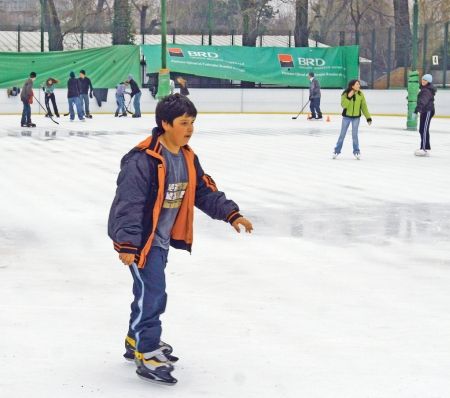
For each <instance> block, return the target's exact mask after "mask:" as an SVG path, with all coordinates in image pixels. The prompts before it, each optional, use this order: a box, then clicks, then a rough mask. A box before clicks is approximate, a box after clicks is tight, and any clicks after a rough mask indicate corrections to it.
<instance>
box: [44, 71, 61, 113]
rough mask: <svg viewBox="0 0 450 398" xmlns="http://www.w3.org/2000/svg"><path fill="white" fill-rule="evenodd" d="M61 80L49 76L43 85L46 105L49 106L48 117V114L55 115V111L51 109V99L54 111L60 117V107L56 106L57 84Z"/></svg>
mask: <svg viewBox="0 0 450 398" xmlns="http://www.w3.org/2000/svg"><path fill="white" fill-rule="evenodd" d="M58 83H59V80H57V79H55V78H53V77H49V78H48V79H47V80H46V82H45V85H44V87H43V90H44V92H45V107H46V108H47V114H46V115H45V116H46V117H48V116H50V117H51V116H53V113H52V111H51V109H50V101H52V104H53V112H55V115H56V117H59V112H58V107H57V106H56V99H55V92H54V91H55V84H58Z"/></svg>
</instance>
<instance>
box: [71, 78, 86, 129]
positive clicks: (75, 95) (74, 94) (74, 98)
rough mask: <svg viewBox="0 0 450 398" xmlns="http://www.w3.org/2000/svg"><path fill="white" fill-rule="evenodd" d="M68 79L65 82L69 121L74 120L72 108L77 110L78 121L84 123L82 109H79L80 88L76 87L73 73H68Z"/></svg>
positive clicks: (76, 81)
mask: <svg viewBox="0 0 450 398" xmlns="http://www.w3.org/2000/svg"><path fill="white" fill-rule="evenodd" d="M69 76H70V78H69V80H68V81H67V99H68V101H69V114H70V121H71V122H73V121H74V119H75V111H74V106H75V107H76V108H77V115H78V119H80V120H81V121H83V122H84V121H85V119H84V116H83V109H82V108H81V102H80V88H79V86H78V80H77V79H75V73H74V72H70V74H69Z"/></svg>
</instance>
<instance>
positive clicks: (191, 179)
mask: <svg viewBox="0 0 450 398" xmlns="http://www.w3.org/2000/svg"><path fill="white" fill-rule="evenodd" d="M196 116H197V110H196V108H195V106H194V104H193V103H192V102H191V101H190V100H189V99H188V98H186V97H184V96H181V95H179V94H174V95H169V96H167V97H165V98H163V99H162V100H161V101H160V102H159V103H158V105H157V107H156V111H155V118H156V124H157V127H155V128H154V129H153V132H152V136H150V137H148V138H147V139H146V140H144V141H143V142H141V143H140V144H139V145H138V146H136V147H135V148H133V149H132V150H131V151H130V152H129V153H128V154H127V155H125V156H124V158H123V159H122V162H121V171H120V174H119V177H118V179H117V190H116V196H115V198H114V201H113V204H112V207H111V211H110V215H109V222H108V234H109V236H110V237H111V239H112V240H113V241H114V248H115V250H116V251H118V252H119V258H120V260H121V261H122V262H123V263H124V264H126V265H129V266H130V271H131V274H132V277H133V295H134V301H133V303H132V304H131V317H130V323H129V329H128V335H127V338H126V342H125V348H126V353H125V357H126V358H129V359H131V358H132V357H133V355H134V360H135V363H136V365H137V370H136V373H137V374H138V375H139V376H140V377H141V378H144V379H146V380H150V381H154V382H159V383H164V384H175V383H176V382H177V380H176V379H175V378H174V377H173V376H172V375H171V371H172V370H173V364H172V362H173V361H174V360H175V359H176V358H174V357H171V352H172V348H171V347H170V346H169V345H167V344H166V343H163V342H162V341H161V331H162V329H161V322H160V320H159V317H160V315H161V314H163V313H164V311H165V307H166V298H167V295H166V292H165V274H164V268H165V266H166V262H167V254H168V251H169V246H172V247H175V248H177V249H184V250H187V251H189V252H190V251H191V246H192V241H193V212H194V205H195V206H196V207H198V208H199V209H200V210H202V211H203V212H205V213H206V214H208V215H209V216H210V217H211V218H214V219H217V220H223V221H226V222H228V223H230V224H231V225H232V226H233V227H234V228H235V229H236V231H237V232H240V226H241V225H242V226H243V227H244V228H245V230H246V232H251V231H252V230H253V227H252V224H251V222H250V221H249V220H247V219H246V218H244V217H242V216H241V214H240V213H239V207H238V205H237V204H236V203H235V202H233V201H231V200H229V199H227V198H226V196H225V194H224V193H223V192H220V191H218V189H217V187H216V184H215V182H214V180H213V179H212V178H211V177H210V176H209V175H207V174H205V173H204V171H203V169H202V167H201V165H200V162H199V160H198V158H197V156H196V155H195V154H194V152H193V151H192V149H191V148H190V147H189V146H188V145H187V144H188V142H189V140H190V138H191V136H192V134H193V130H194V127H193V123H194V120H195V118H196Z"/></svg>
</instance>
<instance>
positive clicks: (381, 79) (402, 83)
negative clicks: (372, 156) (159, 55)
mask: <svg viewBox="0 0 450 398" xmlns="http://www.w3.org/2000/svg"><path fill="white" fill-rule="evenodd" d="M5 28H6V27H4V29H5ZM33 29H34V30H33ZM322 35H323V34H322ZM448 35H449V23H448V22H447V23H445V24H430V25H424V26H420V28H419V53H418V54H419V59H418V68H419V70H420V72H421V73H423V72H428V73H432V74H433V78H434V80H435V82H436V84H437V85H438V86H441V87H446V86H447V85H448V83H449V81H450V79H449V78H450V74H448V73H447V68H448V61H449V46H448ZM310 37H312V38H313V39H310V40H309V46H311V47H313V46H328V45H329V46H339V45H340V46H342V45H354V44H358V43H359V45H360V57H361V58H360V61H361V62H360V77H361V80H363V81H364V84H365V85H366V86H367V87H371V88H401V87H406V83H407V72H408V66H409V65H410V63H411V60H410V55H409V54H410V51H407V52H404V54H405V55H404V59H398V57H396V51H395V50H396V49H395V30H394V27H393V26H392V27H387V28H384V29H372V30H370V29H366V30H363V31H360V32H358V34H356V33H355V32H351V31H328V32H326V35H325V37H322V36H321V34H320V32H311V36H310ZM160 41H161V38H160V35H159V34H152V35H151V34H136V35H135V36H134V42H135V44H159V43H160ZM167 41H168V43H170V44H172V43H177V44H193V45H209V44H211V45H218V46H221V45H236V46H240V45H242V35H241V34H240V33H238V32H235V31H230V32H228V34H226V32H221V34H214V33H208V31H207V30H205V31H204V32H201V31H200V32H199V33H197V34H182V32H177V31H176V30H171V31H169V34H168V37H167ZM111 44H112V34H111V33H91V32H89V33H88V32H83V31H80V32H75V33H73V32H71V33H66V34H65V35H64V37H63V48H64V50H76V49H87V48H98V47H105V46H110V45H111ZM404 45H406V46H408V43H405V44H404ZM256 46H257V47H292V46H294V37H293V32H292V31H286V32H285V33H284V34H280V33H278V34H260V35H259V36H258V37H257V40H256ZM0 51H18V52H29V51H48V33H47V32H41V31H39V30H38V31H36V30H35V27H34V28H32V27H24V26H17V27H15V29H11V28H6V29H5V30H2V27H1V26H0ZM405 65H406V66H407V67H406V68H405Z"/></svg>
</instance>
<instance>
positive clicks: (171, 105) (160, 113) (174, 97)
mask: <svg viewBox="0 0 450 398" xmlns="http://www.w3.org/2000/svg"><path fill="white" fill-rule="evenodd" d="M184 114H186V115H188V116H191V117H197V109H196V108H195V105H194V104H193V103H192V102H191V100H190V99H188V98H187V97H185V96H184V95H180V94H178V93H176V94H171V95H168V96H167V97H164V98H162V99H161V101H159V102H158V105H156V110H155V119H156V124H157V126H158V128H159V130H160V131H161V132H163V131H164V129H163V126H162V122H163V120H164V121H165V122H167V123H169V124H170V125H172V123H173V121H174V120H175V119H176V118H177V117H180V116H183V115H184Z"/></svg>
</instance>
